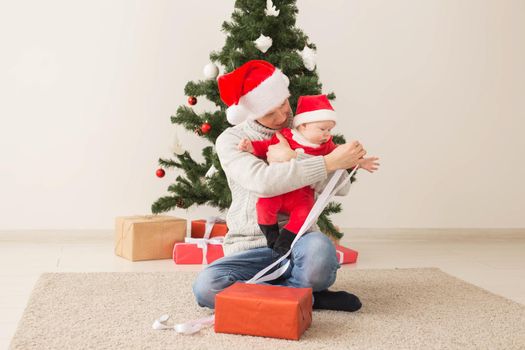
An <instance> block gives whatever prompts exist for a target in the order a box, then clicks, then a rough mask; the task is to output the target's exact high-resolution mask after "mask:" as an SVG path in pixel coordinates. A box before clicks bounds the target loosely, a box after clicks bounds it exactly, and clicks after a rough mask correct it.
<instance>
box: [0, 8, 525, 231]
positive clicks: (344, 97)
mask: <svg viewBox="0 0 525 350" xmlns="http://www.w3.org/2000/svg"><path fill="white" fill-rule="evenodd" d="M298 5H299V8H300V13H299V17H298V25H299V26H300V27H301V28H302V29H303V30H304V31H305V32H306V34H307V35H309V36H310V39H311V40H312V42H314V43H316V44H317V46H318V71H319V74H320V77H321V80H322V82H323V83H324V87H325V91H335V92H336V93H337V96H338V99H337V101H336V102H335V103H334V106H335V108H336V110H337V112H338V113H339V115H340V117H341V119H342V120H343V121H342V122H341V123H340V124H339V126H338V128H339V132H342V133H344V134H345V135H346V136H347V138H348V139H354V138H357V139H359V140H360V141H361V142H362V143H363V144H365V145H366V146H367V148H368V150H369V154H371V155H378V156H380V157H381V163H382V165H381V166H382V168H381V169H380V171H379V172H378V173H376V174H373V175H370V174H368V173H361V174H360V175H359V182H358V183H356V184H355V185H354V187H353V189H352V190H351V193H350V195H349V196H348V197H346V198H344V200H343V202H344V207H345V208H346V209H345V214H344V215H339V216H337V217H335V221H336V223H337V224H339V225H341V226H343V227H524V226H525V216H524V215H523V214H522V213H523V212H524V210H523V198H524V195H525V187H524V186H523V184H522V179H523V178H525V165H524V163H523V161H522V159H521V156H522V155H523V151H524V150H525V141H524V137H523V133H524V131H525V130H524V129H525V121H524V119H525V106H524V103H523V100H524V96H523V95H524V92H525V38H524V37H525V2H523V1H520V0H516V1H510V0H505V1H496V0H493V1H488V0H485V1H474V0H463V1H456V0H439V1H438V0H433V1H430V0H429V1H417V0H398V1H387V0H382V1H379V0H376V1H372V0H359V1H357V0H353V1H342V0H340V1H331V2H329V6H328V5H327V2H320V1H314V0H309V1H306V0H304V1H299V2H298ZM232 9H233V1H226V0H221V1H217V0H214V1H211V0H209V1H192V2H182V1H180V2H179V1H160V0H157V1H146V0H144V1H131V0H120V1H117V0H112V1H105V0H96V1H95V0H92V1H59V0H50V1H45V2H42V1H36V0H33V1H16V2H15V1H3V2H2V3H1V11H0V43H1V55H0V99H1V102H0V118H1V120H0V122H1V124H0V174H1V180H0V198H1V199H0V229H68V228H72V229H99V228H100V229H110V228H112V226H113V220H114V217H115V216H117V215H128V214H139V213H144V214H145V213H149V208H150V205H151V203H152V202H154V201H155V200H156V199H157V198H159V197H160V196H162V195H164V194H165V193H166V188H167V186H168V185H169V184H170V183H171V182H172V180H173V179H174V177H175V174H174V173H172V172H168V174H167V176H166V177H165V178H163V179H157V178H156V177H155V175H154V172H155V169H156V168H157V159H158V157H159V156H163V157H166V156H169V154H170V153H169V149H170V146H171V144H172V139H173V137H174V135H175V130H176V127H174V126H173V125H172V124H171V122H170V118H169V117H170V115H172V114H174V113H175V111H176V109H177V107H178V106H179V105H181V104H185V103H186V96H184V93H183V88H184V85H185V83H186V82H187V81H189V80H197V79H201V78H202V67H203V66H204V65H205V64H206V63H208V55H209V53H210V51H212V50H217V49H220V48H221V47H222V45H223V42H224V35H223V33H221V32H220V25H221V23H222V21H223V20H226V19H229V17H230V13H231V11H232ZM210 107H211V105H210V104H207V103H206V101H199V103H198V105H197V107H196V108H197V109H198V110H199V111H202V110H205V109H207V108H210ZM178 130H179V131H178V134H179V136H180V137H181V139H182V141H183V143H184V146H185V147H186V148H187V149H192V150H195V149H197V150H200V149H201V148H202V147H203V146H205V145H204V143H203V141H202V140H201V139H200V138H198V137H196V136H194V135H192V134H191V133H187V132H185V131H183V130H182V129H181V128H180V127H178ZM194 154H197V158H198V159H201V158H200V157H199V155H200V151H199V152H196V153H195V152H194ZM212 213H215V210H213V209H209V208H198V209H192V210H190V211H188V212H186V211H184V210H177V211H175V212H174V214H176V215H184V216H187V217H190V218H194V217H205V216H207V215H209V214H212Z"/></svg>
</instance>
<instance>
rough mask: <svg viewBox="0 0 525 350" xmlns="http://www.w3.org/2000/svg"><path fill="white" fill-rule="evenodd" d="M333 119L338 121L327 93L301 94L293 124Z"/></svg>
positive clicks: (295, 125)
mask: <svg viewBox="0 0 525 350" xmlns="http://www.w3.org/2000/svg"><path fill="white" fill-rule="evenodd" d="M324 120H332V121H333V122H334V123H337V114H336V113H335V111H334V108H333V107H332V105H331V104H330V101H328V97H326V95H311V96H300V97H299V100H298V101H297V110H296V111H295V117H294V118H293V126H294V127H297V126H299V125H301V124H304V123H311V122H319V121H324Z"/></svg>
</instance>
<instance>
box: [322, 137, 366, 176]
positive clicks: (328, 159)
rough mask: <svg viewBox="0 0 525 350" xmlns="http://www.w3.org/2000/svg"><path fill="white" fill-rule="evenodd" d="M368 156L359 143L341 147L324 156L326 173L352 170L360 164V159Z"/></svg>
mask: <svg viewBox="0 0 525 350" xmlns="http://www.w3.org/2000/svg"><path fill="white" fill-rule="evenodd" d="M365 155H366V151H365V149H364V148H363V146H362V145H361V144H360V143H359V142H358V141H352V142H350V143H345V144H343V145H339V146H338V147H336V149H334V150H333V151H332V152H331V153H330V154H328V155H326V156H324V161H325V164H326V171H327V172H332V171H335V170H337V169H350V168H353V167H355V166H356V165H357V164H358V163H359V159H360V158H363V157H364V156H365Z"/></svg>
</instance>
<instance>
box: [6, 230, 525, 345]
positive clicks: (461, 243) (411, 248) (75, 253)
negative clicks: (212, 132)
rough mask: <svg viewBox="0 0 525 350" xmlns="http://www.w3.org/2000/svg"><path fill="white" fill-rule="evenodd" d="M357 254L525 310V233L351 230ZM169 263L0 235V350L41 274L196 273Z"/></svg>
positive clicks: (91, 239)
mask: <svg viewBox="0 0 525 350" xmlns="http://www.w3.org/2000/svg"><path fill="white" fill-rule="evenodd" d="M345 232H346V235H345V237H344V238H343V240H342V244H343V245H345V246H348V247H351V248H353V249H356V250H358V251H359V259H358V263H357V264H355V265H345V266H344V267H343V268H348V269H370V268H394V267H439V268H441V269H442V270H443V271H445V272H447V273H449V274H451V275H454V276H457V277H459V278H461V279H463V280H465V281H468V282H470V283H473V284H475V285H478V286H480V287H482V288H485V289H487V290H489V291H491V292H493V293H496V294H499V295H502V296H505V297H507V298H509V299H512V300H514V301H517V302H519V303H522V304H525V229H508V230H499V229H490V230H465V229H443V230H439V229H351V230H345ZM201 268H202V266H200V265H193V266H192V265H186V266H175V265H174V264H173V262H172V261H171V260H160V261H145V262H135V263H132V262H130V261H127V260H124V259H122V258H120V257H117V256H115V255H114V254H113V233H112V232H110V231H31V232H29V231H18V232H14V231H13V232H9V231H3V232H0V349H4V348H7V347H8V345H9V341H10V339H11V337H12V335H13V333H14V331H15V329H16V326H17V323H18V321H19V319H20V317H21V316H22V312H23V310H24V307H25V304H26V302H27V299H28V297H29V295H30V293H31V290H32V288H33V285H34V283H35V282H36V280H37V279H38V277H39V275H40V274H41V273H42V272H62V271H64V272H88V271H175V270H195V271H197V270H200V269H201Z"/></svg>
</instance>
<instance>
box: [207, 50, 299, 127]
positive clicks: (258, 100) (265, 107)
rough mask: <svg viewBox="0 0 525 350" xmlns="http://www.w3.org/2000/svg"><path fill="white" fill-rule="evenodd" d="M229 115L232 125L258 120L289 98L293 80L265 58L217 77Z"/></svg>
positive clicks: (227, 115) (249, 62) (227, 114)
mask: <svg viewBox="0 0 525 350" xmlns="http://www.w3.org/2000/svg"><path fill="white" fill-rule="evenodd" d="M217 82H218V85H219V92H220V96H221V99H222V101H223V102H224V103H225V104H226V105H227V106H228V109H227V110H226V117H227V119H228V122H230V123H231V124H233V125H237V124H239V123H242V122H243V121H245V120H247V119H251V120H254V119H257V118H260V117H262V116H264V115H265V114H266V113H268V112H270V111H271V110H272V109H274V108H276V107H279V106H280V105H281V104H282V103H283V101H284V100H285V99H287V98H288V97H290V92H289V91H288V85H289V84H290V81H289V79H288V77H287V76H286V75H284V74H283V73H282V72H281V71H280V70H279V69H277V68H275V67H274V66H273V65H272V64H271V63H269V62H266V61H263V60H252V61H248V62H246V63H245V64H243V65H242V66H240V67H239V68H237V69H236V70H234V71H233V72H231V73H228V74H224V75H222V76H220V77H219V78H218V80H217Z"/></svg>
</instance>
